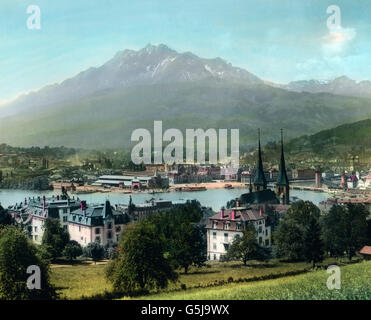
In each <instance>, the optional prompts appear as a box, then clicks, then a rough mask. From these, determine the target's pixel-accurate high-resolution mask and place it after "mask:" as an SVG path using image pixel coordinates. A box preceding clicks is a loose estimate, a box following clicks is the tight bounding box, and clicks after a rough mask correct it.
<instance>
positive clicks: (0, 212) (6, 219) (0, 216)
mask: <svg viewBox="0 0 371 320" xmlns="http://www.w3.org/2000/svg"><path fill="white" fill-rule="evenodd" d="M11 223H12V216H11V215H10V213H9V212H8V210H5V209H4V208H3V207H2V206H1V205H0V227H1V226H4V225H9V224H11Z"/></svg>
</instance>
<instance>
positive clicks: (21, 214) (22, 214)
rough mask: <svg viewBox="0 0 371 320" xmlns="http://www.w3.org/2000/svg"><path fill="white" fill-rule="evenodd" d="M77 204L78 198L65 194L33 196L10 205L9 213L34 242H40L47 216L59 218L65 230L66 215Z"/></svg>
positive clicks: (75, 207) (78, 203)
mask: <svg viewBox="0 0 371 320" xmlns="http://www.w3.org/2000/svg"><path fill="white" fill-rule="evenodd" d="M79 206H80V200H79V199H74V198H72V199H71V198H66V197H65V196H59V195H57V196H52V197H50V198H46V197H45V196H44V197H42V198H41V197H37V198H35V197H34V198H28V199H25V200H24V202H22V203H19V204H16V205H14V206H12V207H10V213H11V214H12V215H13V217H14V219H15V221H16V222H17V223H19V224H22V225H23V226H24V227H25V229H26V230H27V232H28V234H29V236H30V238H31V239H32V240H33V241H34V242H35V243H37V244H41V240H42V237H43V234H44V222H45V220H46V219H47V218H54V219H59V221H60V223H61V225H62V226H63V228H64V229H65V230H67V225H68V215H69V214H70V212H71V211H73V210H75V209H77V208H79Z"/></svg>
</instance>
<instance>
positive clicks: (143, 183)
mask: <svg viewBox="0 0 371 320" xmlns="http://www.w3.org/2000/svg"><path fill="white" fill-rule="evenodd" d="M152 181H153V177H135V176H118V175H104V176H100V177H99V178H98V180H97V181H96V182H94V183H93V185H94V186H103V187H104V186H108V187H118V188H121V189H123V188H130V189H133V190H140V189H142V188H150V187H151V182H152Z"/></svg>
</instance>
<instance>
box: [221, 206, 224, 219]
mask: <svg viewBox="0 0 371 320" xmlns="http://www.w3.org/2000/svg"><path fill="white" fill-rule="evenodd" d="M224 210H225V209H224V207H223V208H222V209H221V210H220V219H224Z"/></svg>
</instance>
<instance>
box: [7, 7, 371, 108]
mask: <svg viewBox="0 0 371 320" xmlns="http://www.w3.org/2000/svg"><path fill="white" fill-rule="evenodd" d="M30 5H37V6H38V7H39V8H40V29H29V28H28V27H27V21H28V20H29V18H30V16H31V14H28V13H27V8H28V6H30ZM330 5H337V6H338V7H339V8H340V14H341V15H340V17H341V23H340V24H338V25H337V28H336V29H334V28H331V29H330V28H329V27H328V25H327V20H328V18H329V17H331V16H332V15H333V12H332V13H327V12H326V11H327V8H328V7H329V6H330ZM331 21H332V22H334V20H331ZM336 21H338V20H336ZM370 27H371V1H370V0H357V1H354V0H331V1H327V0H311V1H308V0H300V1H299V0H186V1H184V0H135V1H134V0H115V1H114V0H99V1H98V0H96V1H93V0H63V1H51V0H1V1H0V104H4V103H6V102H7V101H9V100H11V99H13V98H14V97H16V96H17V95H19V94H21V93H25V92H29V91H31V90H35V89H38V88H41V87H43V86H45V85H47V84H51V83H56V82H61V81H63V80H65V79H66V78H70V77H72V76H74V75H76V74H78V73H79V72H81V71H83V70H85V69H87V68H89V67H94V66H95V67H96V66H99V65H102V64H103V63H105V62H106V61H107V60H109V59H110V58H112V57H113V56H114V55H115V54H116V52H117V51H120V50H124V49H134V50H137V49H141V48H143V47H145V46H146V45H147V44H148V43H151V44H160V43H163V44H166V45H167V46H169V47H170V48H172V49H174V50H177V51H179V52H184V51H191V52H193V53H194V54H196V55H198V56H200V57H203V58H215V57H221V58H223V59H225V60H227V61H228V62H231V63H232V64H233V65H235V66H238V67H242V68H245V69H247V70H248V71H250V72H252V73H253V74H255V75H257V76H258V77H260V78H262V79H264V80H267V81H272V82H276V83H287V82H290V81H295V80H303V79H318V80H327V79H333V78H335V77H338V76H342V75H347V76H348V77H350V78H352V79H355V80H358V81H360V80H371V63H370V61H371V28H370Z"/></svg>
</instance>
